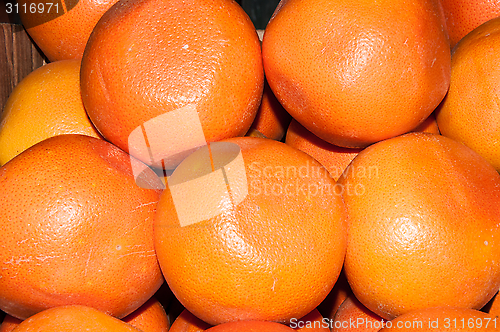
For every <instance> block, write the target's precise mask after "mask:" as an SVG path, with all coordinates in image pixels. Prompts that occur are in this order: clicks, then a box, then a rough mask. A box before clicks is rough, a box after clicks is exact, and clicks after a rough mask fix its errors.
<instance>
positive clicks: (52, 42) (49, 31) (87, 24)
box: [18, 0, 117, 61]
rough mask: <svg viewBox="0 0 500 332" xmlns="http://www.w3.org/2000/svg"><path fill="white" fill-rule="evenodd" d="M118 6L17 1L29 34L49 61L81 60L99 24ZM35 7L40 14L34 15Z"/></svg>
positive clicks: (85, 0)
mask: <svg viewBox="0 0 500 332" xmlns="http://www.w3.org/2000/svg"><path fill="white" fill-rule="evenodd" d="M116 2H117V0H76V1H61V2H58V3H56V2H46V1H43V0H34V1H33V0H31V1H26V0H20V1H18V3H19V8H20V10H19V14H20V16H21V21H22V23H23V25H24V27H25V28H26V31H27V32H28V34H29V35H30V37H31V38H32V39H33V41H34V42H35V43H36V45H37V46H38V47H39V48H40V50H42V52H43V54H44V55H45V56H46V57H47V58H48V59H49V60H50V61H58V60H69V59H80V58H81V57H82V55H83V50H84V49H85V45H86V44H87V40H88V39H89V36H90V34H91V33H92V30H93V29H94V26H95V25H96V23H97V21H98V20H99V19H100V18H101V16H102V15H103V14H104V13H105V12H106V11H107V10H108V9H109V8H110V7H111V6H112V5H113V4H115V3H116ZM25 6H26V7H25ZM35 6H36V8H37V10H36V11H34V12H33V8H35ZM24 8H26V10H24Z"/></svg>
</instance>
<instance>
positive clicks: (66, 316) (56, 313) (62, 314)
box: [14, 305, 141, 332]
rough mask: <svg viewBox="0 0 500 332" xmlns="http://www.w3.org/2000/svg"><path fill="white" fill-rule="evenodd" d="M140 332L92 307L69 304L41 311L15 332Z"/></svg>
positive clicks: (25, 321)
mask: <svg viewBox="0 0 500 332" xmlns="http://www.w3.org/2000/svg"><path fill="white" fill-rule="evenodd" d="M75 330H76V331H87V332H134V331H135V332H139V331H141V330H139V329H136V328H135V327H133V326H131V325H129V324H127V323H125V322H122V321H121V320H119V319H116V318H114V317H112V316H109V315H106V314H105V313H103V312H101V311H99V310H96V309H94V308H91V307H86V306H81V305H69V306H61V307H55V308H51V309H47V310H44V311H42V312H39V313H37V314H35V315H33V316H31V317H29V318H28V319H26V320H24V321H23V322H22V323H21V324H19V325H18V326H17V327H16V328H15V329H14V331H15V332H32V331H37V332H54V331H57V332H73V331H75Z"/></svg>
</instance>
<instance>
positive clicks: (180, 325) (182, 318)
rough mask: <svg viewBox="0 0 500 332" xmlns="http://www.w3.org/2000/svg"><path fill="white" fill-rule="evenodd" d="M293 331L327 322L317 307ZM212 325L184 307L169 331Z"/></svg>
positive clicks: (321, 331) (197, 331) (311, 330)
mask: <svg viewBox="0 0 500 332" xmlns="http://www.w3.org/2000/svg"><path fill="white" fill-rule="evenodd" d="M290 326H291V327H292V328H293V329H294V330H295V331H302V332H329V331H330V330H329V329H328V322H325V321H324V319H323V316H322V315H321V314H320V312H319V311H318V310H317V309H314V310H313V311H311V312H310V313H308V314H307V315H305V316H304V317H302V318H301V319H294V320H293V322H292V323H291V325H290ZM210 327H212V326H211V325H210V324H207V323H205V322H204V321H202V320H201V319H199V318H198V317H196V316H195V315H193V314H192V313H190V312H189V311H188V310H186V309H184V310H183V311H182V313H181V314H180V315H179V316H178V317H177V318H176V320H175V321H174V323H173V324H172V327H171V328H170V330H169V331H170V332H201V331H205V330H207V329H209V328H210ZM0 332H1V331H0Z"/></svg>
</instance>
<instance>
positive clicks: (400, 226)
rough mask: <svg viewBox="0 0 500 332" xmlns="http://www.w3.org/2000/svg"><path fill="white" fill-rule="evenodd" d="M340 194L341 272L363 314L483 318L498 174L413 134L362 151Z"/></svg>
mask: <svg viewBox="0 0 500 332" xmlns="http://www.w3.org/2000/svg"><path fill="white" fill-rule="evenodd" d="M339 185H341V186H342V187H343V188H344V191H343V194H342V197H343V199H344V202H345V205H346V210H347V215H348V219H347V220H348V227H347V232H348V243H347V254H346V258H345V264H344V269H345V273H346V276H347V280H348V281H349V284H350V286H351V288H352V290H353V293H354V295H355V296H356V298H357V299H358V300H359V301H360V302H361V303H362V304H363V305H365V306H366V307H367V308H368V309H369V310H371V311H373V312H374V313H376V314H378V315H380V316H381V317H382V318H384V319H393V318H395V317H397V316H399V315H402V314H405V313H407V312H409V311H412V310H417V309H422V308H426V307H437V306H456V307H464V308H472V309H480V308H482V307H483V306H484V305H485V304H486V303H487V302H488V301H489V300H490V299H491V298H492V297H493V296H494V294H495V293H496V292H497V291H498V289H499V287H500V261H499V260H498V257H499V255H500V233H499V232H498V228H499V227H500V214H499V213H498V205H499V204H500V175H499V174H498V173H497V172H496V171H495V169H494V168H493V167H492V166H491V165H490V164H489V163H488V162H487V161H486V160H485V159H484V158H482V157H481V156H480V155H478V154H477V153H476V152H474V151H473V150H471V149H469V148H468V147H466V146H465V145H463V144H461V143H458V142H456V141H454V140H451V139H449V138H447V137H444V136H441V135H433V134H425V133H410V134H406V135H403V136H399V137H396V138H391V139H388V140H385V141H382V142H379V143H376V144H373V145H371V146H370V147H367V148H366V149H364V150H363V151H361V152H360V153H359V154H358V155H357V156H356V158H355V159H354V160H353V162H352V163H351V164H350V165H349V167H348V168H347V169H346V170H345V172H344V174H343V175H342V177H341V178H340V179H339ZM457 289H460V290H461V292H460V295H459V296H458V295H457Z"/></svg>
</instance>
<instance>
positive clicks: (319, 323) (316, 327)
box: [290, 309, 330, 332]
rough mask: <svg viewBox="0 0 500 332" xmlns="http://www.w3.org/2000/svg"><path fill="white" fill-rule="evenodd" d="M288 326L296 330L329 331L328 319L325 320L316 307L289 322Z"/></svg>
mask: <svg viewBox="0 0 500 332" xmlns="http://www.w3.org/2000/svg"><path fill="white" fill-rule="evenodd" d="M290 327H291V328H293V329H294V330H295V331H297V332H299V331H300V332H330V328H329V327H330V325H329V322H328V320H325V319H324V318H323V316H322V315H321V314H320V312H319V311H318V309H314V310H313V311H311V312H310V313H308V314H307V315H305V316H304V317H302V318H300V319H298V320H294V321H293V322H290Z"/></svg>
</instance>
